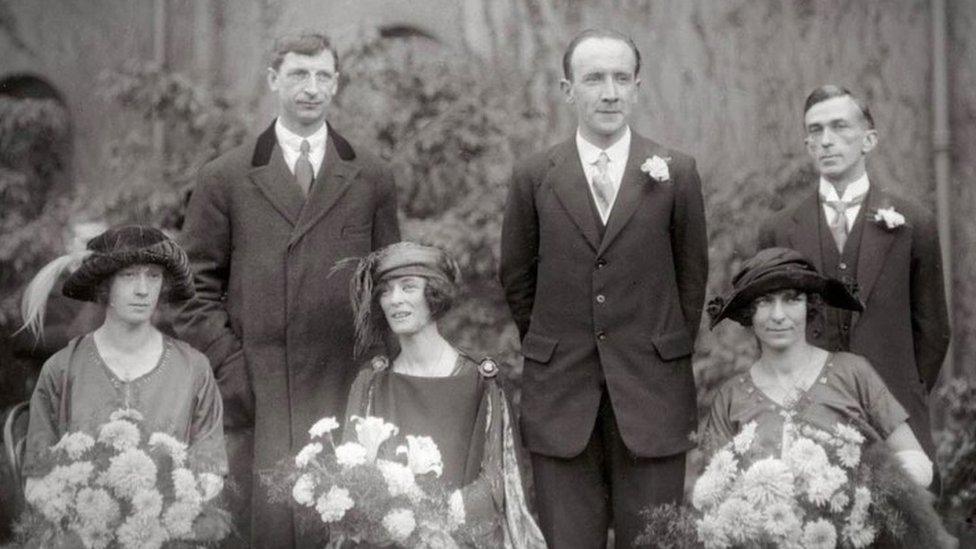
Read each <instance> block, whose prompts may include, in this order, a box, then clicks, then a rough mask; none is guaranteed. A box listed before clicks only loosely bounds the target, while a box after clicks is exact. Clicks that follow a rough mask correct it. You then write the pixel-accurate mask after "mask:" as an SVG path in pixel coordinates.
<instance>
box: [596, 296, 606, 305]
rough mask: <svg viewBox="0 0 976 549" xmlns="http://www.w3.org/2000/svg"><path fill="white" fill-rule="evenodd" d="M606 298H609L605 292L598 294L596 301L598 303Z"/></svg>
mask: <svg viewBox="0 0 976 549" xmlns="http://www.w3.org/2000/svg"><path fill="white" fill-rule="evenodd" d="M606 300H607V298H606V297H605V296H604V295H603V294H600V295H598V296H596V302H597V303H603V302H604V301H606Z"/></svg>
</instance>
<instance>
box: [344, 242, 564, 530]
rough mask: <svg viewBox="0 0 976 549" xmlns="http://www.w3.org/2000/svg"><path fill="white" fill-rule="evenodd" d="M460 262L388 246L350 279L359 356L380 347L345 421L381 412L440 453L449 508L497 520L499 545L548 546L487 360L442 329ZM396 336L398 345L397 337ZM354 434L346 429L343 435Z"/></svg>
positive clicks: (407, 245) (410, 246)
mask: <svg viewBox="0 0 976 549" xmlns="http://www.w3.org/2000/svg"><path fill="white" fill-rule="evenodd" d="M459 274H460V271H459V268H458V266H457V263H456V262H455V261H454V260H453V259H452V258H450V257H449V256H448V255H447V254H446V253H445V252H443V251H442V250H440V249H438V248H433V247H429V246H422V245H419V244H414V243H411V242H400V243H396V244H391V245H390V246H387V247H385V248H383V249H381V250H377V251H376V252H373V253H372V254H370V255H369V256H367V257H366V258H364V259H362V260H360V261H359V264H358V266H357V267H356V271H355V274H354V275H353V279H352V282H351V285H352V288H351V293H352V298H353V311H354V313H355V323H356V338H357V339H356V352H357V354H359V355H360V356H362V355H363V354H364V353H365V352H367V351H369V350H371V349H375V348H376V347H377V346H378V345H379V344H380V343H381V342H386V343H387V344H388V346H389V347H392V348H393V350H391V354H390V355H384V354H380V355H377V356H375V357H373V358H372V360H371V361H370V362H369V363H368V364H367V366H366V367H365V368H364V369H363V370H362V371H361V372H360V374H359V376H358V377H357V378H356V380H355V382H354V383H353V385H352V390H351V392H350V395H349V403H348V407H347V413H346V423H347V425H348V424H349V422H350V420H351V418H352V417H353V416H361V417H365V416H379V417H382V418H384V420H386V421H389V422H392V423H394V424H395V425H397V426H398V427H399V436H400V437H405V436H407V435H415V436H429V437H431V438H433V440H434V442H435V443H436V444H437V446H438V448H439V449H440V452H441V457H442V461H443V472H442V475H441V480H442V481H443V482H445V483H446V484H447V485H448V486H449V487H452V488H457V489H458V490H456V491H455V492H454V493H453V496H452V498H451V499H452V501H451V505H452V508H460V509H463V515H464V516H466V517H468V518H469V519H477V520H481V521H487V522H488V523H489V524H492V525H493V527H492V532H491V533H490V536H489V537H491V538H492V539H494V540H495V541H493V542H492V543H491V546H493V547H501V546H504V547H518V548H532V547H545V542H544V540H543V537H542V534H541V532H540V530H539V528H538V526H537V525H536V523H535V521H534V519H533V518H532V516H531V515H530V514H529V511H528V509H527V506H526V500H525V495H524V492H523V486H522V480H521V475H520V472H519V466H518V462H517V460H516V455H515V447H516V444H517V441H516V439H515V436H514V434H513V425H512V421H513V417H512V415H511V412H510V410H509V407H508V403H507V401H506V398H505V395H504V393H503V391H502V389H501V386H500V385H499V383H498V381H497V378H496V376H497V375H498V366H497V365H496V364H495V363H494V362H493V361H491V360H490V359H485V360H482V361H481V362H480V363H479V362H477V361H475V360H473V359H472V358H471V357H469V356H467V355H465V354H464V353H462V352H459V351H458V350H457V349H456V348H455V347H454V346H452V345H451V344H450V343H449V342H448V341H447V340H446V339H444V337H443V336H441V334H440V332H439V331H438V328H437V320H438V319H439V318H441V316H442V315H444V313H446V312H447V311H448V310H449V309H450V308H451V305H452V302H453V300H454V297H455V295H456V294H457V291H458V281H459ZM394 339H395V341H393V340H394ZM352 430H353V429H351V428H347V429H346V436H347V437H348V436H349V435H350V432H351V431H352Z"/></svg>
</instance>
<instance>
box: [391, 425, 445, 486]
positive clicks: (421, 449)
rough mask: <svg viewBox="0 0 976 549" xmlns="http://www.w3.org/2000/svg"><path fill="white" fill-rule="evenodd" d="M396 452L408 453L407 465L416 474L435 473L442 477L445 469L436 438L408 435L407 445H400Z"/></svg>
mask: <svg viewBox="0 0 976 549" xmlns="http://www.w3.org/2000/svg"><path fill="white" fill-rule="evenodd" d="M396 452H397V454H406V455H407V466H408V467H410V470H411V471H413V474H415V475H424V474H427V473H434V475H435V476H437V477H440V476H441V473H443V471H444V463H443V462H442V461H441V451H440V450H439V449H438V448H437V444H436V443H435V442H434V439H432V438H430V437H416V436H413V435H407V445H406V446H403V445H401V446H399V447H398V448H397V451H396Z"/></svg>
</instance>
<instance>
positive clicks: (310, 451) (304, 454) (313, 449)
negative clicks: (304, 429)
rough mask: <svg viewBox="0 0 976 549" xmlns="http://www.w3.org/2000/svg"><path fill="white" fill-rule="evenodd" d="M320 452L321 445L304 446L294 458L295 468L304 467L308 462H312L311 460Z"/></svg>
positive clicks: (315, 443)
mask: <svg viewBox="0 0 976 549" xmlns="http://www.w3.org/2000/svg"><path fill="white" fill-rule="evenodd" d="M321 452H322V444H321V443H319V442H313V443H311V444H306V445H305V447H304V448H302V449H301V450H300V451H299V452H298V455H297V456H295V465H296V466H297V467H305V466H306V465H308V462H310V461H312V458H314V457H315V456H317V455H319V454H320V453H321Z"/></svg>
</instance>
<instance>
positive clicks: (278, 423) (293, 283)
mask: <svg viewBox="0 0 976 549" xmlns="http://www.w3.org/2000/svg"><path fill="white" fill-rule="evenodd" d="M397 240H399V229H398V226H397V217H396V194H395V188H394V182H393V177H392V175H391V173H390V171H389V170H388V169H387V168H386V167H384V165H383V164H381V163H380V161H379V160H378V159H376V158H374V157H371V156H369V155H367V154H364V153H363V152H362V151H359V150H354V149H353V147H352V146H351V145H350V144H349V142H347V141H346V140H345V139H343V138H342V136H340V135H339V134H338V133H336V132H335V131H334V130H333V129H332V128H329V137H328V142H327V145H326V154H325V164H324V168H323V169H322V170H321V171H320V173H319V175H318V177H317V178H316V180H315V182H314V183H313V185H312V189H311V191H310V192H309V195H308V198H307V200H306V199H304V197H303V195H302V193H301V191H300V190H299V188H298V186H297V185H296V184H295V183H294V179H293V176H292V174H291V172H290V171H289V170H288V168H287V166H286V164H285V160H284V157H283V155H282V153H281V149H280V148H279V147H278V145H277V139H276V137H275V133H274V126H273V125H272V126H271V127H269V128H268V129H267V130H266V131H265V132H264V133H262V134H261V135H260V136H259V137H258V138H257V139H256V140H252V141H250V142H248V143H245V144H244V145H242V146H240V147H238V148H236V149H234V150H232V151H230V152H228V153H227V154H225V155H223V156H221V157H220V158H217V159H216V160H214V161H213V162H211V163H209V164H207V165H206V166H204V167H203V168H202V169H201V170H200V173H199V176H198V180H197V183H196V187H195V189H194V191H193V195H192V196H191V198H190V203H189V208H188V211H187V216H186V224H185V226H184V230H183V241H184V244H185V247H186V251H187V254H188V255H189V258H190V262H191V264H192V267H193V271H194V282H195V285H196V290H197V297H196V299H194V300H193V301H191V302H189V303H187V304H186V305H185V306H184V307H183V308H182V310H181V311H180V314H179V317H178V319H177V322H176V329H177V331H178V333H179V335H180V337H182V338H183V339H185V340H186V341H188V342H189V343H191V344H192V345H193V346H195V347H197V348H198V349H200V350H201V351H203V352H204V353H205V354H206V355H207V358H209V359H210V363H211V364H212V365H213V368H214V372H215V375H216V378H217V382H218V385H219V387H220V391H221V394H222V395H223V398H224V409H225V417H227V416H230V417H229V418H228V419H229V421H230V422H231V423H230V424H229V426H230V427H240V426H247V425H248V424H249V423H251V422H253V427H254V441H255V442H254V463H253V467H254V470H260V469H263V468H269V467H272V466H273V465H274V464H275V463H277V462H278V460H280V459H282V458H285V457H287V456H289V455H290V454H292V453H294V452H296V451H297V450H298V449H299V448H301V447H302V446H303V445H304V444H305V443H306V442H308V438H307V436H308V433H307V431H308V428H309V427H310V426H311V425H312V423H314V421H315V420H316V419H318V418H320V417H322V416H336V417H341V416H342V413H343V411H344V410H345V406H346V398H347V394H348V391H349V387H350V385H351V384H352V380H353V379H354V378H355V375H356V372H357V364H356V362H354V360H353V356H352V347H353V327H352V326H353V318H352V311H351V307H350V302H349V277H350V272H349V271H348V270H347V271H341V272H338V273H336V274H335V275H333V276H329V271H330V269H332V267H333V265H335V263H336V261H338V260H340V259H343V258H347V257H358V256H363V255H365V254H368V253H369V252H370V251H372V250H375V249H377V248H379V247H382V246H385V245H387V244H390V243H391V242H395V241H397ZM232 459H233V456H232ZM265 489H266V487H265V488H260V487H259V486H258V485H257V483H256V484H255V495H254V501H253V503H254V509H253V516H254V524H253V532H254V534H255V537H254V538H253V540H252V541H253V543H254V544H255V546H256V547H272V546H274V547H278V546H290V545H291V541H290V540H291V523H290V519H289V516H290V515H289V511H288V506H283V505H270V504H268V502H267V500H266V497H264V495H263V494H264V490H265ZM262 536H264V537H262Z"/></svg>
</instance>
